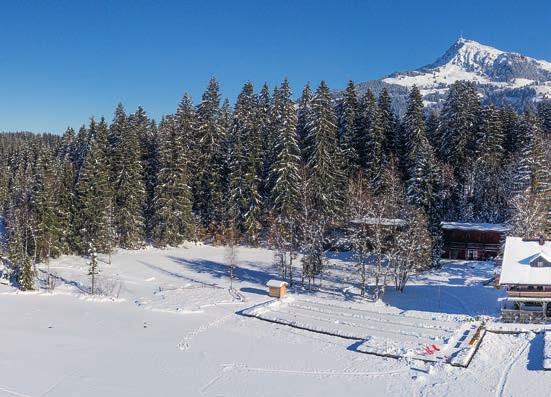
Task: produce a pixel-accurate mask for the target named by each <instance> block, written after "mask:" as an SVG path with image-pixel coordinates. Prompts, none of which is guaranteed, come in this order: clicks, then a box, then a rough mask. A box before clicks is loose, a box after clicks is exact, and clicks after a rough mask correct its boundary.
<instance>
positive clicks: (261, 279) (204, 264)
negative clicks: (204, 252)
mask: <svg viewBox="0 0 551 397" xmlns="http://www.w3.org/2000/svg"><path fill="white" fill-rule="evenodd" d="M168 258H169V259H171V260H173V261H174V262H176V263H178V264H180V265H183V266H185V267H186V268H188V269H190V270H193V271H194V272H196V273H207V274H209V275H210V276H213V277H216V278H228V276H229V273H228V266H227V265H226V264H224V263H219V262H214V261H210V260H206V259H194V260H191V261H189V260H187V259H184V258H179V257H176V256H170V255H169V256H168ZM234 276H235V278H236V279H237V280H239V281H246V282H249V283H253V284H260V285H266V283H267V282H268V281H269V280H271V279H272V278H278V276H277V275H273V274H269V273H266V272H264V271H260V270H253V269H246V268H242V267H239V266H237V267H236V268H235V271H234Z"/></svg>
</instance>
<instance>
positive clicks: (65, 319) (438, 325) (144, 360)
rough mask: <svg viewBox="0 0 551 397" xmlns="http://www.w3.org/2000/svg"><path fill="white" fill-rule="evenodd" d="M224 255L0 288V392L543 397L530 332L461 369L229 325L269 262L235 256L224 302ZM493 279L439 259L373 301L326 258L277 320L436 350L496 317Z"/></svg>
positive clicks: (484, 268)
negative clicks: (92, 284)
mask: <svg viewBox="0 0 551 397" xmlns="http://www.w3.org/2000/svg"><path fill="white" fill-rule="evenodd" d="M225 256H226V254H225V250H224V248H221V247H211V246H194V245H190V246H189V247H188V248H174V249H167V250H158V249H153V248H149V249H146V250H141V251H121V252H119V253H117V254H115V255H113V262H112V264H111V265H108V264H106V263H101V268H102V274H101V280H100V283H99V284H100V287H101V288H102V289H103V290H104V291H105V292H106V293H107V294H108V295H110V296H111V297H97V296H94V297H92V296H90V295H89V294H88V293H87V291H88V289H89V280H88V278H87V276H86V261H85V260H84V259H82V258H78V257H63V258H60V259H57V260H55V261H52V263H51V270H52V272H54V273H55V274H56V275H57V277H58V278H57V280H58V281H57V286H56V288H55V290H54V292H53V293H48V292H45V291H38V292H32V293H19V292H17V291H15V290H13V289H12V288H10V287H8V286H5V285H0V318H2V319H3V321H2V326H1V327H0V340H2V345H1V347H0V396H19V397H21V396H25V397H30V396H32V397H38V396H47V397H65V396H76V395H78V396H183V395H186V396H187V395H189V396H192V395H193V396H195V395H197V396H200V395H205V396H279V395H281V394H284V393H285V394H288V395H293V396H310V395H331V394H333V395H347V396H356V395H358V396H359V395H366V394H372V393H373V394H378V395H391V396H393V395H395V396H403V395H415V396H419V395H427V396H428V395H430V396H464V395H476V396H486V395H489V396H494V395H498V396H499V395H503V396H515V395H530V396H546V395H548V393H549V390H550V388H551V372H549V371H547V372H546V371H543V370H542V368H543V348H544V336H543V334H542V333H540V334H535V333H532V332H529V333H524V334H519V335H508V334H494V333H487V334H486V336H485V337H484V339H483V340H482V343H481V345H480V348H479V350H478V352H477V353H476V355H475V356H474V358H473V360H472V362H471V363H470V365H469V367H468V368H466V369H463V368H456V367H452V366H450V365H447V364H445V363H443V362H438V363H424V362H421V361H418V360H411V359H402V360H395V359H389V358H383V357H378V356H373V355H369V354H363V353H360V352H359V351H361V349H358V347H359V346H360V345H361V344H362V342H363V341H362V340H353V339H347V338H341V337H338V336H334V335H325V334H321V333H316V332H311V331H308V330H303V329H297V328H293V327H289V326H286V325H282V324H277V323H272V322H268V321H261V320H259V319H256V318H251V317H247V316H244V315H240V314H239V313H241V312H242V311H243V310H246V309H248V308H251V307H253V306H256V305H262V304H263V303H265V302H267V301H269V300H270V299H271V298H269V297H268V296H267V294H266V290H265V287H264V284H265V283H266V282H267V281H268V280H269V279H271V278H274V277H277V272H276V269H275V268H274V267H273V266H272V265H271V263H272V258H273V253H272V252H271V251H269V250H266V249H252V248H240V249H239V268H238V270H237V272H236V277H237V280H236V281H234V287H235V289H236V291H237V293H236V292H231V293H230V291H229V290H228V287H229V280H228V278H227V272H226V267H225V265H224V263H225ZM101 259H105V258H104V257H101ZM41 269H42V270H44V268H41ZM492 271H493V269H492V267H491V266H490V265H488V264H483V263H477V264H472V263H458V262H450V263H446V264H445V266H444V268H443V269H442V270H441V271H438V272H436V271H435V272H429V273H425V274H423V275H419V276H416V277H415V278H414V279H413V280H412V283H411V284H410V285H408V286H407V287H406V291H405V293H403V294H401V293H399V292H396V291H394V290H393V289H388V290H387V292H386V294H385V298H384V302H378V303H374V302H371V301H369V300H368V299H360V298H359V297H358V296H357V295H356V292H357V289H356V286H355V280H354V279H353V275H354V268H353V265H352V262H351V261H349V259H348V257H347V255H346V254H339V255H335V256H334V257H333V258H332V259H331V262H330V266H329V270H328V272H327V273H326V274H325V275H324V280H323V283H322V289H321V291H316V292H308V291H304V290H291V293H290V295H289V296H290V299H289V300H290V301H292V302H293V303H292V304H291V305H289V307H291V308H292V311H289V310H282V311H281V313H283V314H281V315H282V316H283V315H284V313H291V314H293V313H294V314H295V315H296V314H297V313H300V314H298V315H299V316H301V317H300V318H301V319H302V320H304V319H310V320H312V319H314V320H315V321H316V322H317V321H319V320H320V318H321V319H325V320H331V321H332V323H331V324H330V328H331V329H334V330H337V331H339V332H344V331H345V330H347V329H348V331H349V332H351V333H352V332H353V333H354V335H349V336H353V337H355V336H356V335H355V333H357V332H358V330H360V334H359V335H357V336H359V337H364V338H365V339H366V340H369V338H370V337H377V338H385V339H389V340H391V341H393V342H396V341H398V340H400V337H401V336H404V346H405V345H406V344H407V343H406V342H407V341H410V342H411V340H415V339H416V338H427V341H429V340H430V341H432V340H434V341H439V339H438V338H440V337H442V338H446V337H448V335H450V333H452V332H453V330H454V329H457V328H459V327H461V326H462V325H463V324H468V322H467V321H469V320H470V319H471V320H472V319H475V318H476V319H489V318H492V316H496V315H497V314H498V303H497V299H498V298H499V297H501V296H502V295H503V292H502V291H500V290H496V289H494V288H493V287H491V286H486V285H484V281H487V280H488V279H490V278H491V276H492ZM40 274H41V277H42V278H43V277H44V273H43V272H40ZM343 308H344V309H343ZM278 313H279V312H278ZM366 313H367V314H368V315H366ZM335 320H338V322H337V323H335ZM341 324H342V327H341V326H340V325H341ZM346 327H348V328H346ZM412 327H413V328H412ZM407 329H410V330H411V332H410V333H409V334H408V333H407V332H405V331H407ZM348 331H347V332H348ZM390 334H393V335H400V336H399V337H396V336H394V337H391V338H389V335H390ZM431 338H434V339H431ZM424 343H425V342H424V341H422V342H421V344H424Z"/></svg>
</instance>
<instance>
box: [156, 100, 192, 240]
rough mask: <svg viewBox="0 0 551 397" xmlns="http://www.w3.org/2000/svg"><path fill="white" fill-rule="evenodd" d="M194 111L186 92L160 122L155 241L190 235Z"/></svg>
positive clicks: (182, 238)
mask: <svg viewBox="0 0 551 397" xmlns="http://www.w3.org/2000/svg"><path fill="white" fill-rule="evenodd" d="M194 119H195V111H194V107H193V103H192V100H191V98H190V97H189V96H187V95H185V96H184V98H183V99H182V102H181V103H180V107H179V108H178V112H177V115H176V116H175V117H168V118H165V119H163V121H162V122H161V124H160V125H159V173H158V176H157V185H156V187H155V195H154V199H153V210H154V212H153V214H154V215H153V230H152V237H153V241H154V243H155V245H157V246H160V247H164V246H166V245H171V246H177V245H179V244H181V243H182V242H183V241H184V239H186V238H189V237H191V235H192V230H193V218H192V213H191V199H192V196H191V190H190V179H191V175H190V174H189V169H188V166H189V158H188V155H189V147H188V139H189V137H190V136H192V134H193V128H194Z"/></svg>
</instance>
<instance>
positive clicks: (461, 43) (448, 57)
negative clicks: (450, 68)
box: [426, 37, 503, 71]
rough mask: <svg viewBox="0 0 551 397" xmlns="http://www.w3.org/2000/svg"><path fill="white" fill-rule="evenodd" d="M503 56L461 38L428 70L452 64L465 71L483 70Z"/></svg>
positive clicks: (498, 52) (493, 49)
mask: <svg viewBox="0 0 551 397" xmlns="http://www.w3.org/2000/svg"><path fill="white" fill-rule="evenodd" d="M501 54H503V51H500V50H496V49H495V48H493V47H489V46H486V45H483V44H480V43H478V42H476V41H474V40H468V39H465V38H463V37H461V38H459V39H457V41H456V42H455V43H454V44H453V45H452V46H451V47H450V48H449V49H448V50H447V51H446V52H445V53H444V55H443V56H442V57H440V58H439V59H438V60H437V61H436V62H434V63H433V64H431V65H428V66H426V68H429V69H430V68H436V67H439V66H443V65H446V64H449V63H451V64H454V65H457V66H461V67H463V68H465V70H472V71H476V70H482V69H484V68H486V67H490V66H492V65H493V63H494V62H495V61H496V59H497V58H498V57H499V56H500V55H501Z"/></svg>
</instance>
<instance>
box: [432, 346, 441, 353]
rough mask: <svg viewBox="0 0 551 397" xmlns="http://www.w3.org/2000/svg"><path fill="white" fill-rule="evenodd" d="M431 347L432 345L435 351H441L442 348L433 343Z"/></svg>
mask: <svg viewBox="0 0 551 397" xmlns="http://www.w3.org/2000/svg"><path fill="white" fill-rule="evenodd" d="M431 347H432V350H434V351H437V352H439V351H440V349H439V348H438V347H437V346H436V345H432V346H431Z"/></svg>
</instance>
